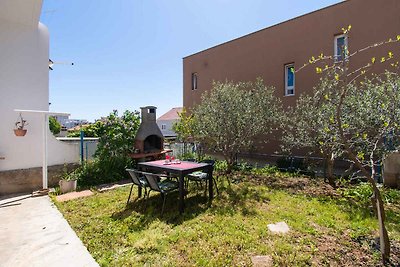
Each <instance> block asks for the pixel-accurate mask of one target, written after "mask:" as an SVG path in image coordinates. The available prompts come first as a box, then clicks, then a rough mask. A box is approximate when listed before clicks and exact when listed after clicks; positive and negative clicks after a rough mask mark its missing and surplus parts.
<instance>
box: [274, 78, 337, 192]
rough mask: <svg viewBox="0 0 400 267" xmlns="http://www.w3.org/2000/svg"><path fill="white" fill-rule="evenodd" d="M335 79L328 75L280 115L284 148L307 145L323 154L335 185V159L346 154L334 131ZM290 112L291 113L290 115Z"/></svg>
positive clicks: (306, 146) (309, 149) (328, 177)
mask: <svg viewBox="0 0 400 267" xmlns="http://www.w3.org/2000/svg"><path fill="white" fill-rule="evenodd" d="M336 85H337V81H336V80H334V79H333V80H332V79H329V78H328V77H325V78H323V79H321V80H320V82H319V84H318V85H317V86H316V87H315V88H314V89H313V92H312V94H310V95H301V96H300V97H299V98H298V99H297V101H296V105H295V106H294V107H289V108H288V110H287V111H285V112H284V113H283V114H282V116H281V122H282V129H283V134H282V144H283V145H282V147H283V150H284V151H286V152H288V151H289V152H290V151H292V150H293V149H295V148H306V149H308V151H309V152H310V153H311V154H312V153H318V154H320V155H322V156H323V158H324V159H325V162H326V164H327V177H326V178H327V179H328V181H329V183H330V184H331V185H335V179H334V174H333V166H334V160H335V159H336V158H337V157H339V156H341V155H342V154H343V151H342V149H341V146H340V142H339V136H338V133H337V131H336V130H335V127H336V125H335V111H336V109H335V105H334V104H333V102H334V100H333V99H332V98H333V97H335V96H334V95H333V94H332V92H333V91H334V89H335V86H336ZM288 114H289V115H288Z"/></svg>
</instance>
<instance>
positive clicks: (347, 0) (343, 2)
mask: <svg viewBox="0 0 400 267" xmlns="http://www.w3.org/2000/svg"><path fill="white" fill-rule="evenodd" d="M350 1H351V0H342V2H339V3H336V4H333V5H329V6H326V7H322V8H320V9H317V10H314V11H311V12H308V13H305V14H303V15H299V16H297V17H294V18H291V19H288V20H285V21H282V22H279V23H277V24H274V25H271V26H268V27H265V28H262V29H260V30H257V31H254V32H251V33H248V34H245V35H243V36H240V37H237V38H234V39H232V40H229V41H226V42H223V43H220V44H217V45H214V46H211V47H209V48H206V49H204V50H201V51H198V52H195V53H193V54H190V55H187V56H184V57H183V58H182V59H186V58H189V57H192V56H195V55H197V54H201V53H203V52H206V51H208V50H211V49H214V48H217V47H219V46H223V45H226V44H228V43H231V42H234V41H237V40H239V39H242V38H245V37H248V36H250V35H253V34H256V33H259V32H262V31H265V30H268V29H271V28H274V27H277V26H279V25H281V24H285V23H288V22H291V21H293V20H296V19H299V18H302V17H305V16H308V15H311V14H313V13H316V12H319V11H322V10H325V9H328V8H331V7H334V6H338V5H343V4H345V3H347V2H350Z"/></svg>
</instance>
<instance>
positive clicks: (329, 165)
mask: <svg viewBox="0 0 400 267" xmlns="http://www.w3.org/2000/svg"><path fill="white" fill-rule="evenodd" d="M334 164H335V158H334V156H333V155H331V157H328V158H326V177H325V178H326V179H327V180H328V183H329V184H330V185H331V186H332V187H336V181H335V175H334V174H333V169H334Z"/></svg>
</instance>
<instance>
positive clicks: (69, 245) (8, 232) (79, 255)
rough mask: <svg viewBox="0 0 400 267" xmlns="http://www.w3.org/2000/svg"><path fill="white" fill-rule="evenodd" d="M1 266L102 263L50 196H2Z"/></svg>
mask: <svg viewBox="0 0 400 267" xmlns="http://www.w3.org/2000/svg"><path fill="white" fill-rule="evenodd" d="M0 220H1V222H0V259H1V260H0V266H1V267H19V266H20V267H25V266H32V267H36V266H38V267H39V266H40V267H42V266H58V267H64V266H65V267H69V266H71V267H72V266H74V267H75V266H76V267H80V266H82V267H83V266H85V267H86V266H87V267H91V266H99V265H98V264H97V263H96V261H95V260H94V259H93V258H92V256H91V255H90V254H89V252H88V251H87V249H86V247H85V246H84V245H83V243H82V242H81V240H80V239H79V238H78V237H77V235H76V234H75V232H74V231H73V230H72V229H71V227H70V226H69V224H68V223H67V221H66V220H65V219H64V217H63V216H62V214H61V213H60V212H59V211H58V209H57V208H56V207H55V206H54V204H53V203H52V201H51V200H50V198H49V197H48V196H39V197H31V195H19V196H14V197H6V198H5V197H2V198H1V199H0Z"/></svg>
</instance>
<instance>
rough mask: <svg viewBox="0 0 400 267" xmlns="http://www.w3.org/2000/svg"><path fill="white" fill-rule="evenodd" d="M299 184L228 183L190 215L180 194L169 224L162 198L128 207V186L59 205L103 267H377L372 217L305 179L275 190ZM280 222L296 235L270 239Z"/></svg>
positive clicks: (192, 199) (394, 229) (190, 204)
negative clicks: (270, 263)
mask: <svg viewBox="0 0 400 267" xmlns="http://www.w3.org/2000/svg"><path fill="white" fill-rule="evenodd" d="M297 179H298V178H291V177H288V176H283V177H281V176H273V177H271V176H268V177H267V176H265V177H262V176H258V179H251V178H249V177H247V178H245V179H243V181H242V182H240V183H237V184H232V185H231V186H229V185H228V184H227V183H226V180H224V179H223V178H221V177H220V181H221V180H223V181H225V182H224V183H222V182H220V191H221V192H220V195H219V196H217V197H216V198H215V199H214V201H213V203H212V205H211V206H209V205H208V203H207V199H206V198H205V197H204V196H203V195H202V191H197V192H193V193H191V194H189V195H188V198H187V199H186V207H187V208H186V210H185V213H184V214H183V215H179V213H178V209H177V198H178V195H177V194H171V195H169V196H168V197H167V205H166V212H165V214H164V216H163V217H161V216H160V207H161V199H160V196H159V195H158V194H156V193H154V194H152V195H151V197H150V199H149V200H148V201H147V205H146V202H145V201H143V200H142V199H139V200H135V201H132V203H130V204H129V206H126V199H127V196H128V193H129V187H128V186H127V187H123V188H119V189H116V190H112V191H108V192H106V193H96V194H95V195H94V196H92V197H89V198H84V199H78V200H73V201H68V202H63V203H56V205H57V206H58V208H59V209H60V211H61V212H62V213H63V214H64V216H65V218H66V219H67V220H68V221H69V223H70V224H71V226H72V227H73V229H74V230H75V231H76V233H77V234H78V236H79V237H80V238H81V240H82V241H83V243H84V244H85V245H86V247H87V248H88V250H89V251H90V253H91V254H92V256H93V257H94V258H95V259H96V261H97V262H98V263H99V264H100V265H101V266H143V265H147V266H251V260H250V257H251V256H254V255H270V256H272V258H273V260H274V264H275V265H277V266H309V265H315V266H324V265H326V266H329V265H339V266H343V265H362V266H376V264H378V263H379V253H378V252H377V251H375V252H374V250H372V249H371V248H370V245H369V243H370V241H371V240H372V239H373V238H374V237H375V234H376V230H377V227H378V226H377V222H376V220H375V219H374V217H373V216H371V215H370V213H369V210H368V209H366V208H363V207H360V206H358V205H355V204H351V203H350V202H348V201H344V199H343V198H341V197H328V196H326V195H324V194H320V193H318V194H310V193H309V191H310V190H308V191H307V189H310V188H311V189H319V183H314V182H312V181H311V182H310V181H309V180H308V179H305V178H301V179H303V180H307V181H308V184H307V185H306V188H305V189H304V188H303V189H304V190H303V189H302V190H294V191H293V190H290V189H293V188H295V186H292V185H291V184H289V185H288V186H273V185H276V184H280V185H282V182H283V183H285V181H294V182H295V184H296V182H297V181H298V180H297ZM274 180H275V182H273V181H274ZM303 180H301V181H303ZM265 181H267V182H265ZM271 181H272V182H271ZM311 191H312V190H311ZM135 197H136V195H134V196H133V199H135ZM398 204H399V203H394V204H393V205H394V207H395V208H398ZM397 211H398V210H397ZM279 221H285V222H286V223H287V224H288V225H289V227H290V228H291V231H290V232H289V234H287V235H284V236H283V235H273V234H271V233H270V232H269V231H268V229H267V225H268V224H270V223H276V222H279ZM399 225H400V218H399V215H398V212H396V209H394V210H392V209H391V207H389V212H388V229H389V235H390V237H391V238H392V240H394V242H397V244H398V242H399V241H400V228H399Z"/></svg>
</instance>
